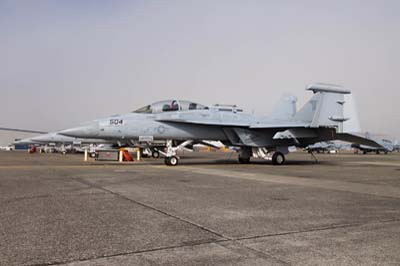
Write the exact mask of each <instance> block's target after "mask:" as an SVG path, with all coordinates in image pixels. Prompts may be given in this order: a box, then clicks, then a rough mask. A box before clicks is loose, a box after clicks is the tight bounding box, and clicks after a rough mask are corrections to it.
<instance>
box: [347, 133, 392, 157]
mask: <svg viewBox="0 0 400 266" xmlns="http://www.w3.org/2000/svg"><path fill="white" fill-rule="evenodd" d="M361 136H362V137H365V138H366V139H370V140H372V141H375V142H376V143H377V146H369V145H363V144H356V143H355V144H352V145H351V147H353V148H355V149H357V150H358V151H360V152H362V153H363V154H367V153H369V152H374V153H376V154H380V153H381V152H383V153H385V154H388V153H389V152H393V151H394V150H395V144H394V143H393V141H391V140H390V139H388V138H385V137H382V136H379V135H373V134H371V133H369V132H366V133H365V134H361Z"/></svg>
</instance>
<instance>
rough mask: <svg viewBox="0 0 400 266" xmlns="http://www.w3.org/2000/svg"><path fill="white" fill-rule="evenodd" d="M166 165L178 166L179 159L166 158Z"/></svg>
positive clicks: (173, 157)
mask: <svg viewBox="0 0 400 266" xmlns="http://www.w3.org/2000/svg"><path fill="white" fill-rule="evenodd" d="M164 162H165V165H168V166H176V165H178V162H179V159H178V157H176V156H171V157H165V161H164Z"/></svg>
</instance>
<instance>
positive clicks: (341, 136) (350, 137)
mask: <svg viewBox="0 0 400 266" xmlns="http://www.w3.org/2000/svg"><path fill="white" fill-rule="evenodd" d="M336 139H338V140H342V141H347V142H350V143H354V144H360V145H366V146H370V147H374V148H383V146H382V145H380V144H379V143H377V142H376V141H374V140H372V139H369V138H365V137H362V136H358V135H355V134H351V133H337V134H336Z"/></svg>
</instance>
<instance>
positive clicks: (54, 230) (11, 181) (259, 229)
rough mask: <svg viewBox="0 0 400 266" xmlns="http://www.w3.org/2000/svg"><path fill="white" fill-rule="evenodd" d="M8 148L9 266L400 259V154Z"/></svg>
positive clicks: (2, 158)
mask: <svg viewBox="0 0 400 266" xmlns="http://www.w3.org/2000/svg"><path fill="white" fill-rule="evenodd" d="M317 158H318V159H319V161H320V162H319V163H318V164H315V163H314V161H313V160H312V158H311V157H310V155H309V154H306V153H293V154H290V155H288V156H287V164H286V165H284V166H272V165H271V164H270V163H268V162H265V161H260V160H256V161H254V162H253V163H251V164H248V165H240V164H238V163H237V160H236V159H237V158H236V154H234V153H222V152H221V153H219V152H211V153H187V154H185V156H184V157H183V158H182V160H181V161H180V164H179V165H178V166H177V167H168V166H165V165H164V163H163V160H162V159H158V160H157V159H144V160H143V161H141V162H133V163H109V162H94V161H92V162H86V163H85V162H83V161H82V159H83V156H82V155H66V156H62V155H60V154H27V153H26V152H0V265H145V266H146V265H185V266H186V265H218V266H223V265H251V266H254V265H400V252H399V250H400V154H399V153H393V154H388V155H383V154H382V155H375V154H370V155H354V154H350V153H346V154H330V155H327V154H326V155H317Z"/></svg>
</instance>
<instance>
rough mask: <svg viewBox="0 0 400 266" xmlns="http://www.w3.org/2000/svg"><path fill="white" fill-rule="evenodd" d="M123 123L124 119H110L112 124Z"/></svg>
mask: <svg viewBox="0 0 400 266" xmlns="http://www.w3.org/2000/svg"><path fill="white" fill-rule="evenodd" d="M123 123H124V120H123V119H110V125H122V124H123Z"/></svg>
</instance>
